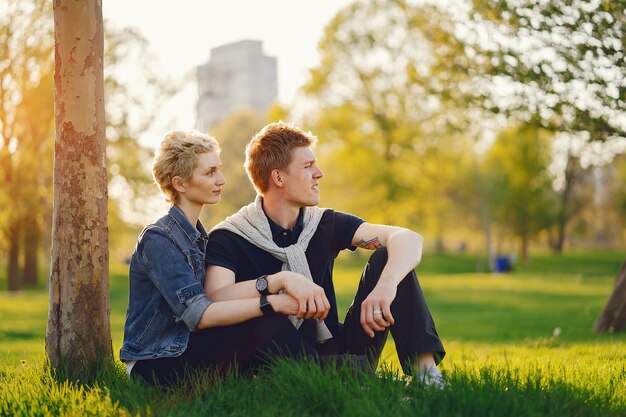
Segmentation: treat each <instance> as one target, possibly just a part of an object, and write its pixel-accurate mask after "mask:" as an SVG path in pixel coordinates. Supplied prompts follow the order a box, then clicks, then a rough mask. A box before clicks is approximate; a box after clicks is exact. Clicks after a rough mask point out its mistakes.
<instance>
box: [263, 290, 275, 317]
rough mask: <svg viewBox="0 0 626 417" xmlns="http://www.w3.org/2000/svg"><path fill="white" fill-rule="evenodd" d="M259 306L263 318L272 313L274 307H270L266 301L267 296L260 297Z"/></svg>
mask: <svg viewBox="0 0 626 417" xmlns="http://www.w3.org/2000/svg"><path fill="white" fill-rule="evenodd" d="M260 305H261V311H262V312H263V315H264V316H267V315H268V314H273V313H274V307H272V304H271V303H270V302H269V300H268V299H267V295H262V296H261V300H260Z"/></svg>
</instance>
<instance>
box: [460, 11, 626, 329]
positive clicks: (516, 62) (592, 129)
mask: <svg viewBox="0 0 626 417" xmlns="http://www.w3.org/2000/svg"><path fill="white" fill-rule="evenodd" d="M474 11H475V13H473V14H472V17H473V20H472V21H471V24H470V25H469V26H470V29H469V30H468V31H466V33H465V35H466V36H465V42H466V43H467V44H468V48H472V50H473V52H474V53H475V54H476V55H477V56H480V57H482V59H483V60H484V61H485V62H488V63H489V64H490V66H488V67H487V68H489V70H488V71H487V73H486V75H487V79H489V80H490V81H491V83H490V85H492V86H493V88H492V89H491V91H490V94H489V99H488V100H487V101H486V102H485V103H486V105H487V106H488V107H491V108H492V109H493V110H494V111H498V112H505V113H507V114H509V115H514V116H515V117H516V118H518V119H520V118H521V119H522V120H526V121H528V122H529V123H532V124H535V125H537V126H541V127H543V128H546V129H549V130H552V131H555V132H568V133H571V134H581V133H582V134H585V135H586V136H587V138H588V139H589V140H590V141H604V142H608V141H613V140H617V139H618V138H622V139H623V138H626V111H625V109H626V85H624V82H623V80H624V79H626V60H624V39H625V35H626V33H625V31H626V3H624V2H623V1H620V0H612V1H611V0H608V1H594V2H586V1H581V0H575V1H564V0H557V1H551V2H544V1H540V0H521V1H517V0H516V1H513V0H476V1H474ZM503 91H504V94H502V93H503ZM624 268H626V262H625V263H624V264H623V265H622V269H621V270H620V273H619V275H618V277H619V278H618V280H617V283H616V286H615V289H614V292H613V294H612V295H611V298H610V300H609V303H608V304H607V307H606V308H605V309H604V310H603V312H602V313H601V315H600V317H599V319H598V321H597V322H596V325H595V326H594V329H596V330H597V331H609V330H610V329H622V328H624V327H626V315H620V314H616V312H618V311H621V310H619V309H620V308H623V306H622V305H621V304H620V307H619V308H617V307H618V306H616V304H615V303H614V302H613V300H626V283H624V281H625V280H626V270H625V269H624ZM616 308H617V309H616Z"/></svg>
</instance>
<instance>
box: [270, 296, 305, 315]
mask: <svg viewBox="0 0 626 417" xmlns="http://www.w3.org/2000/svg"><path fill="white" fill-rule="evenodd" d="M267 301H269V302H270V304H271V305H272V308H273V309H274V311H275V312H277V313H280V314H284V315H286V316H291V315H294V314H297V313H298V308H299V304H298V300H296V299H295V298H293V297H292V296H290V295H289V294H273V295H268V296H267Z"/></svg>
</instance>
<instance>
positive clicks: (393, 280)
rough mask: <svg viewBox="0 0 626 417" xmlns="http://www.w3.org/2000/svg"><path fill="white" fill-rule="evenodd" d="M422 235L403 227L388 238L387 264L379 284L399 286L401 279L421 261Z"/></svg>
mask: <svg viewBox="0 0 626 417" xmlns="http://www.w3.org/2000/svg"><path fill="white" fill-rule="evenodd" d="M423 240H424V239H423V238H422V236H420V235H419V234H417V233H415V232H413V231H411V230H408V229H401V230H399V231H397V232H395V233H393V234H392V235H391V236H389V238H388V239H387V264H386V265H385V267H384V268H383V271H382V273H381V275H380V279H379V281H378V283H379V285H393V286H396V287H397V286H398V284H399V283H400V281H402V279H403V278H404V277H405V276H406V275H407V274H408V273H409V272H411V271H412V270H413V269H415V267H416V266H417V265H418V264H419V263H420V261H421V259H422V242H423Z"/></svg>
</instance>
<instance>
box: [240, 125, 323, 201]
mask: <svg viewBox="0 0 626 417" xmlns="http://www.w3.org/2000/svg"><path fill="white" fill-rule="evenodd" d="M316 142H317V138H316V137H315V136H313V134H312V133H311V132H305V131H303V130H301V129H299V128H297V127H295V126H292V125H289V124H287V123H284V122H275V123H270V124H269V125H267V126H265V127H264V128H263V129H262V130H261V131H260V132H258V133H257V134H256V135H254V137H253V138H252V140H250V143H248V146H246V162H245V164H244V166H245V168H246V172H247V173H248V177H249V178H250V181H251V182H252V184H253V185H254V188H255V189H256V191H257V193H259V194H260V195H263V194H264V193H265V192H266V191H267V189H268V187H269V180H270V175H271V173H272V171H273V170H274V169H285V168H287V166H288V165H289V164H290V163H291V161H292V160H293V150H294V149H295V148H297V147H302V146H307V147H308V146H314V145H315V143H316Z"/></svg>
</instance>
